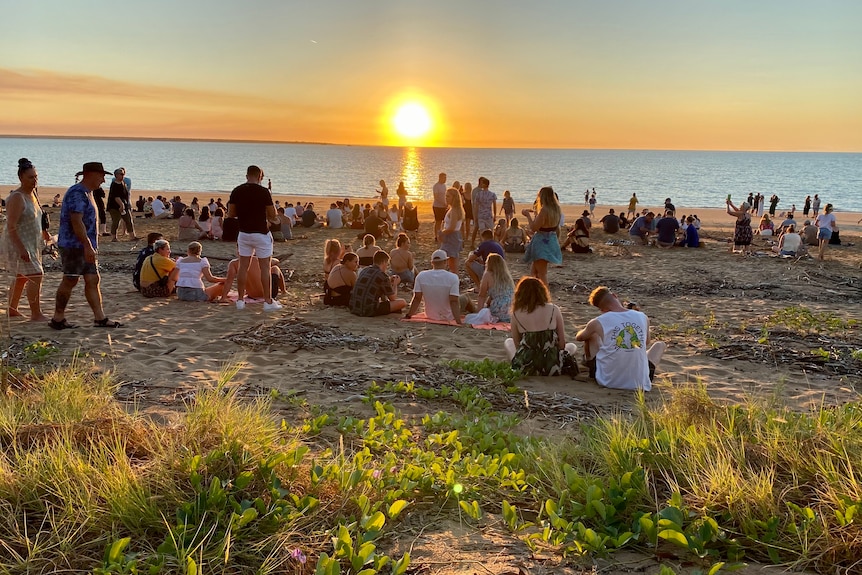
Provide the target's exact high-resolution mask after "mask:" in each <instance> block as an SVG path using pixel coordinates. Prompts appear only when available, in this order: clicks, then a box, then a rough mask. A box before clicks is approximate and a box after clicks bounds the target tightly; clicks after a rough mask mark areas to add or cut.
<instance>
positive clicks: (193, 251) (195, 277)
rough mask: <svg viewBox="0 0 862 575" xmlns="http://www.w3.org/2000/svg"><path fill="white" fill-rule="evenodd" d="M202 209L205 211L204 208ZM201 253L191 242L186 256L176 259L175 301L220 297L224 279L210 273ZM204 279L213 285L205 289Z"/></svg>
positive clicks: (198, 247)
mask: <svg viewBox="0 0 862 575" xmlns="http://www.w3.org/2000/svg"><path fill="white" fill-rule="evenodd" d="M188 209H189V210H191V208H188ZM204 209H207V208H206V206H204ZM202 251H203V247H202V246H201V244H200V243H199V242H192V243H190V244H189V247H188V249H187V252H186V253H187V254H188V255H187V256H186V257H183V258H179V259H177V265H176V267H175V268H174V271H173V272H172V275H173V276H174V280H175V282H176V286H177V299H178V300H180V301H214V300H215V299H216V298H217V297H219V295H221V292H222V284H223V283H224V281H225V278H222V277H216V276H214V275H212V273H210V262H209V260H207V259H206V258H204V257H201V252H202ZM204 279H206V280H207V281H208V282H210V283H212V284H213V285H211V286H210V287H208V288H205V287H204V282H203V280H204Z"/></svg>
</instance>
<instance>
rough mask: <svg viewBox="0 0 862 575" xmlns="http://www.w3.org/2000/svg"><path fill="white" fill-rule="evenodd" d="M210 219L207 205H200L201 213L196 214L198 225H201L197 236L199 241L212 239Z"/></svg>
mask: <svg viewBox="0 0 862 575" xmlns="http://www.w3.org/2000/svg"><path fill="white" fill-rule="evenodd" d="M212 219H213V216H212V214H211V213H210V208H209V206H202V207H201V215H200V216H198V225H199V226H200V227H201V235H200V237H199V238H198V240H199V241H203V240H211V239H213V234H212V224H213V222H212Z"/></svg>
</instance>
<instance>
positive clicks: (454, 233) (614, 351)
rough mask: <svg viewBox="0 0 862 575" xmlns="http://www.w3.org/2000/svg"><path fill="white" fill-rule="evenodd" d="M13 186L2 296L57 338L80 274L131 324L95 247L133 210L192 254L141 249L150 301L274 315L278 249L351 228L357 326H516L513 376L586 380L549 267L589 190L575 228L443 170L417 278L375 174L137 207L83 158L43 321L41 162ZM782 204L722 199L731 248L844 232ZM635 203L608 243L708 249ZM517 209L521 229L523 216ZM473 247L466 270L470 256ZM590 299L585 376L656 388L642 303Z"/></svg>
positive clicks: (338, 255) (585, 245)
mask: <svg viewBox="0 0 862 575" xmlns="http://www.w3.org/2000/svg"><path fill="white" fill-rule="evenodd" d="M111 175H113V179H112V181H111V183H110V186H109V192H108V194H105V192H104V190H103V188H102V186H103V184H104V183H105V177H106V176H111ZM18 177H19V180H20V182H21V185H20V186H19V188H18V189H16V190H14V191H12V193H11V194H10V195H9V197H8V198H7V200H6V218H7V221H6V230H5V232H4V234H3V236H2V242H0V255H2V256H3V261H4V262H5V267H6V269H7V270H9V271H12V272H13V276H14V281H13V283H12V285H11V287H10V291H9V315H10V316H16V315H21V314H20V312H19V311H18V309H17V308H18V304H19V302H20V299H21V297H22V295H23V294H24V293H25V292H26V294H27V299H28V302H29V307H30V319H31V321H48V324H49V325H50V327H51V328H53V329H55V330H65V329H73V328H76V327H77V326H76V325H74V324H72V323H70V322H69V321H68V320H67V318H66V316H65V309H66V307H67V304H68V302H69V299H70V297H71V296H72V293H73V290H74V288H75V286H76V285H77V283H78V281H79V279H80V278H83V279H84V293H85V298H86V300H87V303H88V304H89V306H90V307H91V309H92V311H93V326H94V327H107V328H119V327H122V324H121V323H120V322H117V321H113V320H110V319H108V318H107V317H106V315H105V313H104V310H103V309H102V305H101V293H100V276H99V272H98V266H97V256H98V238H99V236H105V237H107V236H110V237H111V241H119V239H120V238H124V237H125V236H128V237H129V238H130V239H132V240H138V239H139V238H138V237H137V236H136V235H135V228H134V223H135V222H134V218H133V217H132V213H133V212H135V211H137V212H139V213H140V214H141V216H140V217H143V218H153V219H174V220H176V225H177V233H176V238H177V241H178V242H181V243H182V245H183V247H184V249H185V255H183V256H181V257H177V258H175V257H173V256H172V252H171V244H170V242H169V241H168V240H167V239H166V238H165V237H163V235H162V234H161V233H151V234H149V236H148V237H147V246H146V247H145V248H144V249H142V250H141V251H140V252H139V253H138V258H137V262H136V265H135V273H134V278H133V282H134V284H135V287H136V288H137V289H138V290H139V291H140V293H141V295H142V296H144V297H147V298H164V297H170V296H171V295H173V294H176V297H177V299H178V300H181V301H189V302H227V301H234V302H235V305H236V307H237V309H239V310H243V309H245V306H246V302H247V298H253V299H258V300H262V301H263V310H264V311H266V312H275V311H278V310H280V309H282V304H280V303H279V302H278V299H277V297H278V294H279V293H281V292H283V291H285V281H284V276H283V274H282V272H281V270H280V268H279V265H278V264H279V262H278V260H276V259H273V257H272V256H273V245H274V242H276V241H286V240H289V239H291V238H293V237H295V236H294V234H295V231H294V230H295V229H297V228H305V229H312V228H329V229H345V228H346V229H351V230H356V231H357V232H358V235H357V236H356V239H357V241H358V242H359V247H358V248H357V249H356V250H353V248H352V245H351V244H349V243H348V244H342V243H341V241H339V240H338V239H336V238H329V239H327V240H326V241H325V244H324V257H323V287H324V290H323V291H324V293H323V297H322V301H323V303H324V304H325V305H328V306H342V307H345V308H346V309H347V310H348V311H349V312H350V313H352V314H353V315H356V316H361V317H371V316H378V315H388V314H392V313H401V312H404V318H405V319H414V318H417V317H419V316H420V315H421V317H422V318H424V319H426V320H430V321H437V322H451V323H454V324H457V325H462V324H468V325H485V324H510V326H511V337H510V338H509V339H507V340H506V341H505V344H504V348H505V352H506V354H507V356H508V357H509V359H510V361H511V362H512V365H513V367H516V368H517V369H520V370H522V371H523V372H524V373H525V374H528V375H560V374H574V373H577V372H578V366H577V362H576V361H575V359H574V358H575V356H576V353H575V350H576V348H575V344H574V343H573V342H571V341H567V339H566V334H565V329H564V322H563V318H562V314H561V312H560V309H559V308H558V307H557V306H556V305H554V304H553V303H552V300H551V296H550V291H549V289H548V270H549V267H550V266H554V265H560V264H561V263H562V261H563V259H562V252H563V251H565V250H566V249H571V250H572V252H574V253H582V254H585V253H590V252H591V251H592V247H591V246H590V236H591V228H592V225H593V224H592V219H593V218H594V217H596V216H595V211H596V208H597V203H598V202H597V197H596V192H595V188H593V189H592V191H590V190H589V189H588V190H587V192H586V193H585V198H584V199H585V204H586V205H587V206H588V209H585V210H584V211H583V213H582V214H581V217H579V218H577V219H576V220H575V222H574V224H573V225H571V226H570V227H569V228H566V227H565V225H564V224H565V221H564V216H563V212H562V209H561V206H560V203H559V199H558V197H557V195H556V193H555V192H554V190H553V188H552V187H550V186H546V187H542V188H541V189H539V191H538V193H537V195H536V198H535V200H534V201H533V202H532V204H530V205H529V206H527V207H524V208H523V209H521V210H520V212H518V210H517V208H516V204H515V201H514V199H513V198H512V195H511V193H510V192H509V191H508V190H507V191H505V192H504V193H503V195H502V198H501V201H500V202H499V205H498V201H497V200H498V197H497V194H496V193H494V192H493V191H491V188H490V181H489V179H488V178H486V177H480V178H478V180H477V184H476V186H475V187H474V186H473V185H472V184H471V183H470V182H465V183H464V184H463V185H462V184H461V183H460V182H458V181H455V182H453V183H452V184H451V185H448V184H447V181H448V176H447V174H445V173H440V174H439V176H438V181H437V183H436V184H435V185H434V186H433V189H432V196H433V204H432V211H433V215H434V233H433V241H434V242H435V245H434V246H433V248H434V249H433V253H432V254H431V258H430V261H429V262H428V265H427V267H428V268H429V269H424V270H422V271H420V269H419V268H420V267H426V266H421V265H419V264H418V262H417V261H416V257H415V255H414V253H413V252H412V251H411V245H412V242H413V241H415V240H416V238H417V236H416V234H415V233H414V232H416V231H417V230H418V229H419V216H418V208H417V207H416V206H414V205H413V203H412V202H410V201H409V199H408V193H407V191H406V189H405V187H404V184H403V182H402V183H399V185H398V187H397V189H396V197H397V202H390V200H389V190H388V187H387V185H386V182H385V181H384V180H380V182H379V186H380V188H379V189H378V190H377V193H378V194H379V196H380V198H379V201H375V202H374V203H373V204H372V203H370V202H369V203H365V204H364V205H363V204H361V203H354V202H351V200H350V199H349V198H345V199H344V200H339V201H336V202H332V203H330V204H329V209H328V210H326V211H325V212H322V213H320V214H318V212H317V211H316V210H315V206H314V204H313V203H310V202H308V203H304V202H302V201H296V202H287V203H285V205H281V204H280V202H279V201H277V200H274V199H273V197H272V193H271V188H270V187H269V186H267V187H264V186H263V185H262V181H263V179H264V172H263V170H262V169H260V168H259V167H257V166H249V168H248V170H247V174H246V182H245V183H243V184H241V185H239V186H237V187H236V188H235V189H234V190H233V191H232V192H231V194H230V197H229V199H228V201H227V203H223V201H222V199H221V198H210V201H209V203H207V204H203V205H202V203H201V202H199V200H198V198H193V200H192V201H191V203H190V204H189V205H186V204H185V203H184V202H183V201H182V199H181V198H180V196H175V197H173V198H167V197H162V196H156V197H155V198H153V197H147V198H144V197H143V196H139V198H138V201H137V202H136V203H135V205H134V209H133V207H132V204H131V201H130V197H131V196H130V191H131V180H130V179H129V178H128V177H127V175H126V171H125V169H124V168H119V169H117V170H115V171H114V172H113V173H111V172H108V171H106V170H105V169H104V167H103V166H102V164H101V163H98V162H88V163H86V164H84V165H83V169H82V170H81V172H79V173H78V174H77V176H76V184H75V185H74V186H72V187H70V188H69V189H68V190H67V192H66V194H65V195H64V196H62V198H60V197H59V196H58V197H55V198H54V204H55V205H56V204H58V203H59V207H60V222H59V233H58V236H57V240H56V243H57V246H58V247H59V254H60V258H61V263H62V270H63V278H62V280H61V282H60V285H59V287H58V290H57V295H56V304H55V309H54V313H53V316H52V317H50V318H49V317H47V316H45V315H43V313H42V311H41V307H40V302H39V299H40V291H41V282H42V275H43V272H42V266H41V250H42V242H46V241H49V240H50V235H49V232H48V227H49V223H48V222H47V221H46V220H47V218H46V217H45V214H44V213H43V211H42V209H41V207H40V203H39V199H38V195H37V186H38V175H37V172H36V168H35V166H34V165H33V164H32V163H31V162H29V160H27V159H26V158H22V159H21V160H20V161H19V166H18ZM78 179H80V181H78ZM270 185H271V184H270ZM778 202H779V199H778V197H777V196H773V197H772V198H771V199H770V202H769V213H768V214H766V213H761V212H762V211H763V210H764V203H765V202H764V199H763V197H762V196H760V195H757V196H753V197H752V198H750V201H746V202H743V203H741V204H740V205H739V206H736V205H734V204H733V203H732V202H731V198H730V197H729V196H728V198H727V202H726V204H727V213H728V214H729V215H731V216H733V217H735V218H736V224H735V228H734V229H735V231H734V236H733V244H734V247H735V249H737V250H739V251H741V252H742V253H746V252H748V251H750V246H751V243H752V240H753V237H754V235H760V236H764V237H770V236H771V237H772V238H774V246H773V250H774V251H775V252H777V253H779V254H780V255H784V256H788V255H789V256H792V255H799V254H801V253H802V252H803V250H804V249H805V246H815V245H816V246H818V253H819V257H820V258H821V259H822V258H823V253H824V249H825V245H827V244H828V243H829V241H830V239H831V238H832V237H835V238H836V239H837V235H838V230H837V225H836V222H835V216H834V214H833V207H832V205H831V204H826V206H825V207H824V210H823V213H822V214H821V213H820V199H819V197H818V196H817V195H815V196H814V199H813V200H811V199H810V198H806V201H805V207H804V213H805V215H806V217H807V214H808V213H809V211H810V213H811V214H812V216H813V217H814V222H813V223H812V222H811V221H810V220H806V221H805V223H804V226H803V227H802V228H801V230H800V231H799V232H797V231H796V229H797V223H796V220H795V219H794V211H795V210H791V211H789V212H787V213H786V214H781V216H780V217H781V218H784V220H783V221H782V222H781V224H780V225H778V226H776V224H775V221H777V220H776V218H775V212H776V206H777V204H778ZM638 204H640V200H639V199H638V198H637V196H636V194H632V197H631V199H630V200H629V203H628V206H627V209H622V210H620V212H619V213H617V212H616V211H615V210H614V209H613V208H609V209H608V212H607V214H605V215H603V216H602V217H601V218H600V219H599V220H598V223H600V224H601V228H602V230H603V232H604V233H605V234H608V235H613V234H618V233H620V232H624V231H625V230H628V232H627V233H628V236H629V238H630V239H632V240H635V241H637V242H640V243H642V244H653V245H656V246H658V247H661V248H673V247H677V246H679V247H686V248H697V247H699V246H700V245H701V243H700V239H699V230H700V224H701V222H700V219H699V218H698V217H697V215H695V214H691V215H688V216H686V215H683V216H681V217H677V215H676V207H675V206H674V204H673V203H672V201H671V198H667V199H666V200H665V203H664V206H663V208H662V209H661V210H658V211H659V212H660V216H659V217H656V212H655V211H650V210H649V209H641V211H640V212H638ZM794 208H795V206H794ZM519 213H520V216H521V217H522V218H523V222H524V223H523V225H522V223H521V221H519V218H518V217H516V216H517V215H518V214H519ZM758 213H759V214H760V217H761V219H760V223H759V226H757V228H756V229H754V228H753V226H752V215H754V214H758ZM108 215H110V217H111V225H110V231H108V229H107V216H108ZM785 215H786V217H785ZM382 239H393V240H394V248H392V249H391V250H390V251H386V250H384V249H383V248H381V247H380V246H378V245H377V242H378V240H382ZM477 239H478V240H479V242H478V245H477ZM216 240H226V241H236V244H237V257H236V258H235V259H234V260H232V261H231V262H230V263H229V264H228V266H227V272H226V274H225V275H224V276H223V277H222V276H217V275H214V274H213V273H212V271H211V266H210V263H209V260H208V259H207V257H205V256H204V245H205V241H216ZM468 243H469V247H468V248H467V250H466V251H467V256H466V259H465V261H464V262H463V264H462V262H461V254H462V253H463V252H464V251H465V247H466V245H467V244H468ZM513 254H516V255H513ZM512 257H515V258H519V259H521V261H523V262H524V263H527V264H529V266H530V271H529V274H528V275H527V276H525V277H523V278H521V279H520V280H519V281H517V282H516V281H515V280H514V279H513V277H512V273H511V271H510V268H509V264H508V261H507V258H512ZM462 267H463V270H464V271H465V272H466V275H467V277H468V278H469V280H470V281H471V282H472V288H471V289H470V290H468V292H467V293H462V289H461V279H460V277H459V273H460V271H461V270H462ZM234 281H235V282H236V294H235V296H234V295H233V292H232V288H233V285H234ZM402 288H406V289H408V290H409V291H410V293H411V297H410V299H409V301H408V300H407V298H404V297H401V296H400V295H399V289H402ZM473 296H475V298H476V299H475V300H474V299H473ZM589 301H590V304H591V305H593V306H595V307H596V308H597V309H598V310H599V311H600V315H598V316H597V317H596V318H595V319H593V320H591V321H590V322H589V323H587V325H586V326H585V327H584V328H583V329H582V330H580V331H579V332H578V334H577V336H576V338H575V339H576V340H577V341H580V342H582V344H583V349H584V354H583V359H584V362H585V365H586V366H587V367H588V369H589V372H590V375H591V376H592V377H594V378H595V379H596V380H597V381H598V382H599V383H600V384H601V385H604V386H607V387H616V388H624V389H644V390H648V389H649V388H650V385H651V384H650V381H651V379H652V377H653V375H654V371H655V366H656V365H658V363H659V360H660V359H661V356H662V353H663V352H664V349H665V347H664V344H662V343H661V342H657V343H655V344H654V345H649V344H650V342H649V320H648V318H647V317H646V315H645V314H643V313H642V312H640V311H639V310H638V309H636V307H637V306H632V305H624V304H623V303H622V302H621V301H620V300H619V299H618V298H617V296H616V295H614V294H613V293H611V292H610V290H609V289H608V288H606V287H599V288H597V289H596V290H594V291H593V293H592V294H591V296H590V300H589ZM420 310H421V311H420Z"/></svg>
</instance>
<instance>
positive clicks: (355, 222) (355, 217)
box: [350, 204, 365, 230]
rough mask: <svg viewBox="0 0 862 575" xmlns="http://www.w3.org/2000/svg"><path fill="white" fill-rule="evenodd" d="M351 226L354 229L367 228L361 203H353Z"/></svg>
mask: <svg viewBox="0 0 862 575" xmlns="http://www.w3.org/2000/svg"><path fill="white" fill-rule="evenodd" d="M350 228H351V229H354V230H364V229H365V218H364V217H363V216H362V208H361V207H360V206H359V204H353V208H352V209H351V210H350Z"/></svg>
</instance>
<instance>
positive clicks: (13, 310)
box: [9, 307, 21, 317]
mask: <svg viewBox="0 0 862 575" xmlns="http://www.w3.org/2000/svg"><path fill="white" fill-rule="evenodd" d="M9 317H21V312H20V311H18V309H17V308H14V307H10V308H9Z"/></svg>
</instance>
